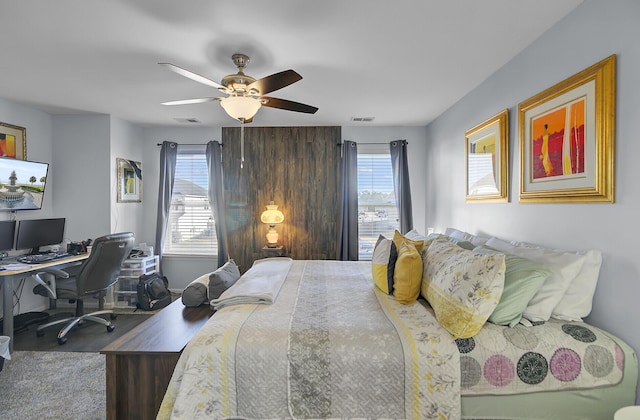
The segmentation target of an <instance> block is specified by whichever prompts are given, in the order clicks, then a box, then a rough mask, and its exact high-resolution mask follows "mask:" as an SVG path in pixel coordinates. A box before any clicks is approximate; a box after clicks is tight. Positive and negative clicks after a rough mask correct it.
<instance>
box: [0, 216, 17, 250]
mask: <svg viewBox="0 0 640 420" xmlns="http://www.w3.org/2000/svg"><path fill="white" fill-rule="evenodd" d="M15 235H16V221H15V220H2V221H0V251H9V250H11V249H13V238H14V237H15Z"/></svg>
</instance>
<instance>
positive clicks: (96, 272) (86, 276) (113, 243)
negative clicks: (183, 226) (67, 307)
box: [33, 232, 134, 344]
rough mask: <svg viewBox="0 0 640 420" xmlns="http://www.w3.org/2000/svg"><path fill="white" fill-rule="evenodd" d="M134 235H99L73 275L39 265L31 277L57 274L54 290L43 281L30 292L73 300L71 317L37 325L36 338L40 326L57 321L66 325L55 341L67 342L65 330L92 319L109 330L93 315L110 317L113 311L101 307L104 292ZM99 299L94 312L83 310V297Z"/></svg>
mask: <svg viewBox="0 0 640 420" xmlns="http://www.w3.org/2000/svg"><path fill="white" fill-rule="evenodd" d="M133 243H134V236H133V233H131V232H123V233H114V234H112V235H106V236H101V237H99V238H97V239H96V240H95V241H94V243H93V248H92V249H91V254H90V255H89V258H87V259H86V260H85V262H84V263H83V264H82V266H80V268H79V271H77V273H76V274H74V275H69V273H68V272H66V271H63V270H59V269H55V268H54V269H51V268H43V269H42V270H41V271H40V272H39V273H36V274H35V275H34V276H39V275H42V274H45V273H48V274H53V275H55V276H56V277H57V279H56V282H55V290H53V289H52V288H51V287H47V286H46V285H44V284H38V285H37V286H36V287H34V288H33V293H35V294H38V295H41V296H45V297H48V298H51V299H68V300H75V301H76V314H75V317H71V318H64V319H59V320H56V321H53V322H49V323H46V324H43V325H40V326H38V328H37V329H36V334H37V335H38V337H40V336H42V335H44V329H45V328H48V327H51V326H53V325H58V324H66V325H65V326H64V327H63V328H62V329H61V330H60V332H59V333H58V344H64V343H66V342H67V337H66V335H67V333H68V332H69V331H70V330H71V329H72V328H73V327H75V326H76V325H77V324H78V323H80V322H83V321H92V322H96V323H99V324H102V325H105V326H106V327H107V332H112V331H113V330H114V328H115V325H113V324H112V323H111V321H108V320H106V319H104V318H101V317H99V316H97V315H103V314H110V315H111V318H112V319H114V318H115V315H113V311H110V310H103V309H104V299H103V298H104V295H105V292H106V291H107V290H108V289H109V288H110V287H111V286H113V285H114V284H115V283H116V282H117V281H118V275H119V274H120V267H121V266H122V263H123V261H124V260H125V259H126V258H127V256H128V255H129V252H130V251H131V249H132V248H133ZM88 296H90V297H93V298H97V299H99V301H98V309H99V310H98V311H97V312H92V313H89V314H85V313H84V305H83V299H84V298H85V297H88Z"/></svg>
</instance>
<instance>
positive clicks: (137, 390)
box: [100, 299, 213, 420]
mask: <svg viewBox="0 0 640 420" xmlns="http://www.w3.org/2000/svg"><path fill="white" fill-rule="evenodd" d="M211 315H213V310H212V309H211V308H210V307H209V305H204V306H199V307H197V308H187V307H185V306H184V305H183V304H182V301H181V300H180V299H178V300H176V301H174V302H173V303H172V304H171V305H169V306H167V307H166V308H164V309H162V310H161V311H160V312H158V313H157V314H155V315H153V316H152V317H151V318H149V319H148V320H146V321H144V322H143V323H142V324H140V325H138V326H137V327H136V328H134V329H133V330H131V331H129V332H128V333H127V334H125V335H124V336H122V337H120V338H119V339H117V340H115V341H114V342H112V343H111V344H109V345H108V346H106V347H105V348H103V349H102V350H101V351H100V353H102V354H104V355H106V376H107V419H138V420H140V419H155V418H156V416H157V414H158V410H159V409H160V404H161V403H162V398H163V397H164V394H165V392H166V391H167V388H168V386H169V381H170V380H171V375H172V374H173V370H174V368H175V367H176V364H177V363H178V359H179V358H180V354H181V353H182V350H183V349H184V347H185V346H186V345H187V343H188V342H189V341H190V340H191V338H192V337H193V335H194V334H195V333H196V332H198V330H200V328H201V327H202V326H203V325H204V324H205V323H206V322H207V321H208V320H209V318H210V317H211Z"/></svg>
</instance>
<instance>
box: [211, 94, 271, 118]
mask: <svg viewBox="0 0 640 420" xmlns="http://www.w3.org/2000/svg"><path fill="white" fill-rule="evenodd" d="M220 105H221V106H222V108H224V110H225V111H226V112H227V114H229V115H230V116H231V117H233V118H235V119H236V120H249V119H251V118H253V116H254V115H256V112H258V110H259V109H260V106H262V104H261V103H260V101H258V100H257V99H255V98H253V97H251V96H228V97H226V98H224V99H222V100H221V101H220Z"/></svg>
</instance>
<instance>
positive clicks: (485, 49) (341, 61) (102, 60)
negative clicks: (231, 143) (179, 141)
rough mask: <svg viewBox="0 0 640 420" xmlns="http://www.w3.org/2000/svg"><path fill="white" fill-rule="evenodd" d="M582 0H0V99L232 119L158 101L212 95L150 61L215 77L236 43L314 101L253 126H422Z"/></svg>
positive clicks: (52, 107) (284, 92)
mask: <svg viewBox="0 0 640 420" xmlns="http://www.w3.org/2000/svg"><path fill="white" fill-rule="evenodd" d="M581 1H582V0H535V1H534V0H529V1H526V0H393V1H386V0H385V1H383V0H323V1H303V0H271V1H267V0H244V1H230V0H223V1H217V0H216V1H214V0H181V1H178V0H135V1H134V0H109V1H107V0H56V1H49V0H0V57H1V61H0V97H2V98H5V99H9V100H12V101H17V102H20V103H24V104H27V105H29V106H32V107H37V108H40V109H43V110H45V111H47V112H49V113H52V114H73V113H84V112H91V113H104V114H111V115H114V116H116V117H119V118H122V119H124V120H127V121H131V122H133V123H139V124H143V125H181V126H184V124H185V123H179V122H177V121H176V119H185V118H195V119H197V120H199V121H200V124H201V125H202V126H223V125H224V126H231V125H233V124H234V120H232V119H231V117H229V116H227V115H226V114H225V112H224V110H223V109H222V108H221V107H220V105H219V103H218V102H210V103H202V104H196V105H182V106H172V107H169V106H163V105H160V103H161V102H164V101H169V100H177V99H185V98H199V97H208V96H219V95H220V94H219V92H218V91H216V90H215V89H214V88H212V87H209V86H205V85H203V84H199V83H197V82H194V81H192V80H190V79H187V78H185V77H181V76H179V75H177V74H175V73H173V72H170V71H169V70H167V69H166V68H164V67H162V66H159V65H158V64H157V63H158V62H171V63H173V64H176V65H178V66H181V67H184V68H187V69H189V70H191V71H193V72H196V73H199V74H201V75H204V76H206V77H208V78H210V79H213V80H215V81H218V82H219V81H220V79H221V78H222V77H223V76H224V75H226V74H230V73H235V72H236V68H235V67H234V65H233V62H232V61H231V55H232V54H233V53H236V52H241V53H244V54H247V55H249V57H250V58H251V61H250V63H249V65H248V67H247V69H246V73H247V74H248V75H251V76H253V77H255V78H256V79H258V78H261V77H264V76H267V75H270V74H272V73H276V72H279V71H282V70H285V69H290V68H291V69H294V70H296V71H297V72H298V73H300V74H301V75H302V77H303V79H302V80H301V81H299V82H297V83H295V84H293V85H290V86H288V87H286V88H283V89H281V90H278V91H276V92H273V93H271V94H270V96H275V97H278V98H282V99H288V100H293V101H297V102H302V103H306V104H309V105H313V106H316V107H318V108H319V111H318V112H317V113H316V114H314V115H308V114H301V113H297V112H290V111H283V110H278V109H271V108H265V107H263V108H262V109H261V110H260V111H259V112H258V114H257V115H256V117H255V118H254V125H260V126H274V125H275V126H279V125H292V126H296V125H361V124H368V125H426V124H428V123H429V122H430V121H432V120H433V119H434V118H436V117H437V116H438V115H440V114H441V113H442V112H443V111H445V110H446V109H447V108H449V107H450V106H451V105H453V104H454V103H455V102H456V101H458V100H459V99H461V98H462V97H463V96H464V95H465V94H466V93H468V92H469V91H470V90H472V89H473V88H474V87H476V86H477V85H478V84H480V83H481V82H482V81H483V80H485V79H486V78H487V77H489V76H490V75H491V74H492V73H493V72H495V71H496V70H497V69H499V68H500V67H501V66H502V65H504V64H505V63H506V62H508V61H509V60H510V59H511V58H513V57H514V56H515V55H517V54H518V53H519V52H520V51H522V50H523V49H524V48H525V47H527V46H528V45H529V44H531V43H532V42H533V41H534V40H535V39H536V38H538V37H539V36H540V35H541V34H542V33H543V32H545V31H546V30H547V29H549V28H550V27H551V26H553V25H554V24H555V23H556V22H557V21H558V20H560V19H562V18H563V17H564V16H565V15H566V14H568V13H569V12H571V11H572V10H573V9H574V8H575V7H576V6H577V5H579V4H580V3H581ZM0 117H1V116H0ZM352 117H375V120H374V121H373V122H372V123H354V122H352V121H351V118H352Z"/></svg>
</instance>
